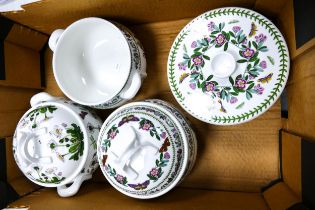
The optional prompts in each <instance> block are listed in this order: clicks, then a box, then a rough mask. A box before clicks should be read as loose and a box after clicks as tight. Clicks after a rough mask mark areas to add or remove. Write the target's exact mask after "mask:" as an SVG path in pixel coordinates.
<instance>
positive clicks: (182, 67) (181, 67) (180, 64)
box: [178, 63, 187, 71]
mask: <svg viewBox="0 0 315 210" xmlns="http://www.w3.org/2000/svg"><path fill="white" fill-rule="evenodd" d="M186 67H187V66H186V64H183V63H179V64H178V68H179V70H184V71H185V70H186Z"/></svg>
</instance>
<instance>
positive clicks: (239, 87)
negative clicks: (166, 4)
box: [168, 7, 290, 125]
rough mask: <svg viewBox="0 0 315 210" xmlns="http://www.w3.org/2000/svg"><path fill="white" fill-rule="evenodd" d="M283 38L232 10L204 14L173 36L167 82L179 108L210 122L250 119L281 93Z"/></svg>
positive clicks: (285, 64) (264, 22)
mask: <svg viewBox="0 0 315 210" xmlns="http://www.w3.org/2000/svg"><path fill="white" fill-rule="evenodd" d="M289 60H290V59H289V53H288V49H287V45H286V43H285V40H284V38H283V36H282V34H281V33H280V31H279V30H278V29H277V28H276V26H275V25H274V24H273V23H272V22H271V21H270V20H268V19H267V18H265V17H264V16H262V15H260V14H259V13H257V12H254V11H252V10H249V9H244V8H238V7H227V8H219V9H215V10H211V11H208V12H206V13H204V14H202V15H200V16H198V17H197V18H195V19H194V20H192V21H191V22H190V23H188V24H187V25H186V26H185V27H184V28H183V29H182V31H181V32H180V33H179V35H178V36H177V37H176V39H175V41H174V43H173V46H172V48H171V50H170V54H169V58H168V81H169V85H170V87H171V90H172V93H173V95H174V96H175V98H176V100H177V101H178V102H179V104H180V105H181V106H182V107H183V108H184V109H185V110H186V111H187V112H189V113H190V114H191V115H193V116H194V117H196V118H198V119H200V120H202V121H204V122H207V123H211V124H218V125H232V124H239V123H243V122H247V121H249V120H252V119H254V118H256V117H258V116H259V115H261V114H262V113H264V112H265V111H267V110H268V109H269V107H271V106H272V105H273V104H274V102H275V101H277V99H278V98H279V96H280V95H281V93H282V91H283V89H284V87H285V84H286V81H287V78H288V74H289V66H290V62H289Z"/></svg>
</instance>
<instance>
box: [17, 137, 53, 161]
mask: <svg viewBox="0 0 315 210" xmlns="http://www.w3.org/2000/svg"><path fill="white" fill-rule="evenodd" d="M36 137H37V136H36V135H35V134H32V133H26V132H23V133H22V136H21V138H20V139H19V141H18V145H17V148H16V149H17V154H18V155H19V156H20V158H21V159H22V160H23V162H24V163H25V164H26V165H27V166H29V165H30V164H32V163H41V164H42V163H44V164H49V163H52V158H51V157H50V156H41V154H38V151H40V149H39V148H38V144H37V143H36V142H35V141H36ZM30 141H33V142H34V144H33V145H34V146H33V148H34V149H33V153H34V154H31V153H30V151H29V150H30V149H29V143H30Z"/></svg>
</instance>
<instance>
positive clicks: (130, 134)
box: [109, 127, 159, 179]
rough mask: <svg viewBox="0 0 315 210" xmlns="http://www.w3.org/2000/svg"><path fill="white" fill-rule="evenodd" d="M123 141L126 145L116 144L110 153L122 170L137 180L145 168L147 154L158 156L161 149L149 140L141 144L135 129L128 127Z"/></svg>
mask: <svg viewBox="0 0 315 210" xmlns="http://www.w3.org/2000/svg"><path fill="white" fill-rule="evenodd" d="M123 134H124V135H123V136H121V137H120V138H123V139H122V141H124V144H123V145H121V144H115V145H113V146H112V147H111V149H110V151H109V152H110V153H111V154H112V156H113V157H115V158H116V159H115V160H114V162H115V164H116V165H117V166H118V167H119V168H121V169H122V170H123V171H124V172H125V173H126V174H128V176H129V177H130V178H132V179H137V178H138V176H139V173H140V171H141V170H142V169H143V168H144V167H145V165H146V164H145V163H146V162H147V159H148V158H146V156H147V154H151V155H152V154H153V155H156V154H157V153H158V151H159V148H158V147H156V146H155V145H154V144H152V143H151V142H150V141H149V140H148V141H144V142H141V140H140V138H139V136H137V132H136V131H135V129H134V128H133V127H126V130H124V132H123Z"/></svg>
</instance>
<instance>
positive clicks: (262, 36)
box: [255, 34, 267, 43]
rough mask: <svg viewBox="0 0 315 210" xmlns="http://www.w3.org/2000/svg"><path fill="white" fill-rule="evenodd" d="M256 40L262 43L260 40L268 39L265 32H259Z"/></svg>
mask: <svg viewBox="0 0 315 210" xmlns="http://www.w3.org/2000/svg"><path fill="white" fill-rule="evenodd" d="M255 39H256V42H258V43H260V42H264V41H266V40H267V37H266V36H265V35H263V34H259V35H258V36H255Z"/></svg>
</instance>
